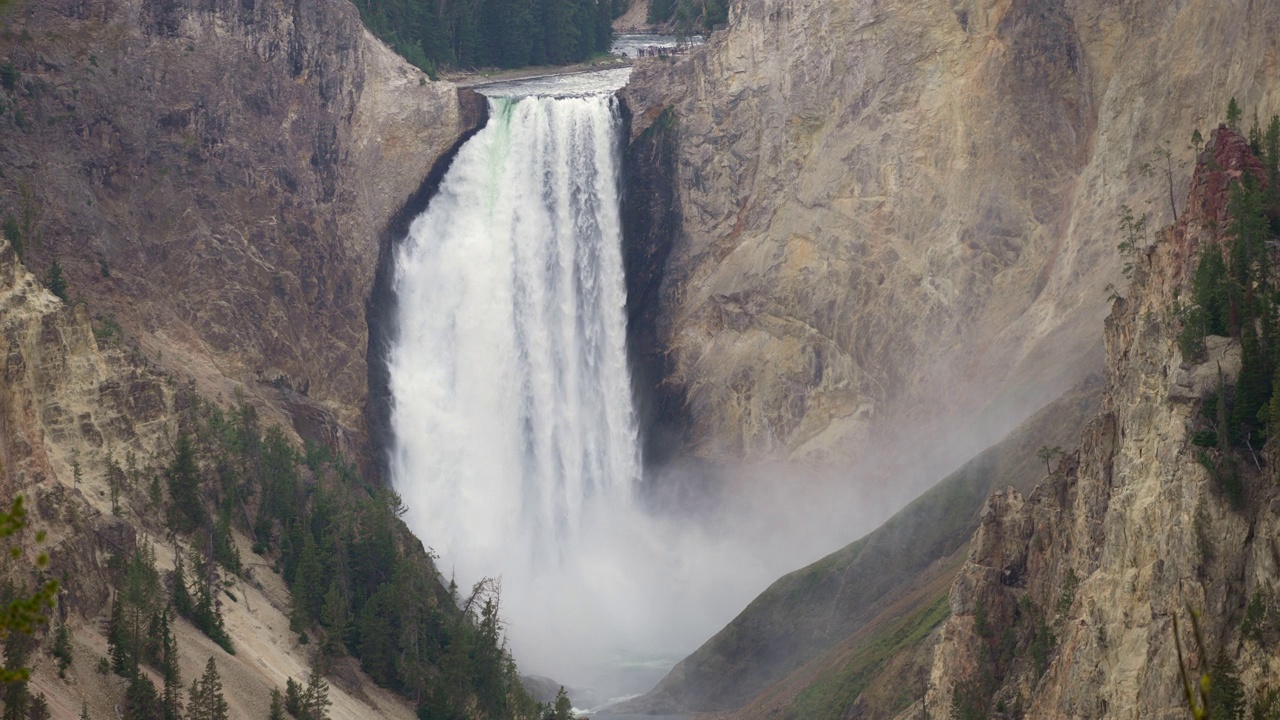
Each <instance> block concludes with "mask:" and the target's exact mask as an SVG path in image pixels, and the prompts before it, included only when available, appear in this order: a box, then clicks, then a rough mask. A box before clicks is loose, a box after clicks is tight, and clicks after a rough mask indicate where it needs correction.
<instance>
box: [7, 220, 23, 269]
mask: <svg viewBox="0 0 1280 720" xmlns="http://www.w3.org/2000/svg"><path fill="white" fill-rule="evenodd" d="M4 239H5V240H8V241H9V244H10V245H12V246H13V251H14V252H15V253H17V255H18V259H19V260H21V259H22V252H23V250H24V249H25V248H24V247H23V245H22V228H21V227H20V226H19V225H18V218H16V217H14V216H13V215H10V214H9V213H5V214H4Z"/></svg>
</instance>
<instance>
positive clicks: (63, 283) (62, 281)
mask: <svg viewBox="0 0 1280 720" xmlns="http://www.w3.org/2000/svg"><path fill="white" fill-rule="evenodd" d="M45 287H47V288H49V292H51V293H53V294H54V295H57V296H58V299H60V300H62V302H67V278H66V276H65V275H63V274H62V266H61V265H59V264H58V258H56V257H55V258H53V261H52V262H50V263H49V273H48V275H46V276H45Z"/></svg>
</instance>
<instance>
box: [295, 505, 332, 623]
mask: <svg viewBox="0 0 1280 720" xmlns="http://www.w3.org/2000/svg"><path fill="white" fill-rule="evenodd" d="M299 524H301V523H299ZM299 534H301V535H302V554H301V556H300V558H299V560H298V565H297V567H296V568H295V570H294V573H293V582H292V583H291V585H290V587H289V590H290V594H291V596H292V599H293V611H294V615H293V617H292V618H291V619H290V627H291V628H292V629H293V630H294V631H295V632H300V631H302V630H305V629H306V627H307V626H308V625H310V624H311V621H312V620H313V619H315V617H316V615H317V614H318V612H319V611H320V603H321V596H320V579H321V577H322V575H323V573H324V571H323V570H322V569H321V567H320V559H319V556H318V551H317V550H316V541H315V538H314V537H312V535H311V531H310V530H308V529H307V528H305V527H303V528H301V532H300V533H299Z"/></svg>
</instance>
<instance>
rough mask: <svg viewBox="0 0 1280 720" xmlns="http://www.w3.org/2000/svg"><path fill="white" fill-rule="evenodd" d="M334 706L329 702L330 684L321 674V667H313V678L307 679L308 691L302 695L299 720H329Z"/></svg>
mask: <svg viewBox="0 0 1280 720" xmlns="http://www.w3.org/2000/svg"><path fill="white" fill-rule="evenodd" d="M332 704H333V703H332V702H330V701H329V683H328V682H326V681H325V679H324V676H323V675H321V674H320V667H319V666H313V667H312V668H311V677H310V678H308V679H307V689H306V691H305V692H303V693H302V703H301V706H300V708H299V715H298V720H328V718H329V706H330V705H332Z"/></svg>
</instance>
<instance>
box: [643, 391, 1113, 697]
mask: <svg viewBox="0 0 1280 720" xmlns="http://www.w3.org/2000/svg"><path fill="white" fill-rule="evenodd" d="M1099 389H1100V388H1099V385H1098V384H1097V383H1096V382H1095V383H1092V384H1089V385H1087V386H1085V387H1082V388H1078V389H1076V390H1074V391H1072V392H1070V393H1067V394H1066V395H1064V396H1063V397H1062V398H1060V399H1059V400H1057V401H1055V402H1054V403H1052V404H1051V405H1049V406H1048V407H1046V408H1045V409H1043V410H1041V411H1040V412H1039V413H1037V414H1036V415H1034V416H1033V417H1031V418H1030V419H1029V420H1027V421H1026V422H1025V423H1023V425H1022V426H1020V427H1019V428H1018V429H1017V430H1016V431H1014V432H1013V433H1012V434H1010V436H1009V437H1008V438H1006V439H1005V440H1003V441H1002V442H1000V443H999V444H998V445H995V446H994V447H992V448H989V449H988V450H986V451H984V452H982V453H981V454H979V455H978V456H977V457H975V458H974V459H972V460H970V461H969V462H968V463H966V464H965V465H964V466H963V467H962V468H960V469H959V470H957V471H956V472H954V473H952V474H951V475H950V476H948V477H947V478H946V479H944V480H943V481H942V482H940V483H938V485H937V486H935V487H934V488H933V489H932V490H930V491H929V492H927V493H925V494H924V495H922V496H921V497H920V498H918V499H916V500H915V501H914V502H912V503H911V504H910V505H908V506H907V507H906V508H904V509H903V510H901V511H900V512H898V514H896V515H894V516H893V517H892V518H890V519H889V520H888V521H887V522H886V523H885V524H884V525H882V526H881V527H880V528H878V529H877V530H875V531H874V532H872V533H871V534H869V535H867V536H866V537H863V538H862V539H860V540H858V541H856V542H854V543H852V544H850V545H849V546H847V547H845V548H843V549H841V550H838V551H836V552H835V553H832V554H831V555H829V556H827V557H825V558H823V559H821V560H819V561H817V562H815V563H813V564H812V565H810V566H808V567H805V568H802V569H800V570H797V571H796V572H793V573H791V574H789V575H786V576H784V577H783V578H781V579H779V580H778V581H777V582H775V583H774V584H773V585H772V586H770V587H769V589H767V590H766V591H765V592H764V593H762V594H761V595H760V596H759V597H758V598H756V599H755V600H754V601H753V602H752V603H751V604H750V605H749V606H748V607H747V608H746V609H745V610H743V612H742V613H741V614H740V615H739V616H738V617H737V618H735V619H734V620H733V621H732V622H731V623H730V624H729V625H728V626H726V627H725V628H724V629H723V630H721V631H720V632H719V633H717V634H716V635H715V636H714V637H713V638H711V639H710V640H708V641H707V642H706V643H705V644H704V645H703V646H702V647H701V648H699V649H698V650H697V651H696V652H694V654H693V655H691V656H689V657H688V658H686V659H685V660H683V661H682V662H681V663H680V664H679V665H677V666H676V668H675V669H674V670H672V672H671V674H670V675H668V676H667V678H665V679H664V680H663V681H662V683H660V684H659V685H658V687H657V688H656V689H655V690H654V691H653V693H651V694H650V695H649V696H647V697H646V698H644V699H643V700H642V702H643V703H647V704H648V705H649V707H650V708H654V709H664V708H679V709H682V710H686V711H688V710H692V711H700V712H715V711H727V710H733V709H736V708H743V712H742V716H743V717H754V716H755V710H756V709H758V708H757V705H759V704H761V703H764V704H766V705H768V706H770V707H772V708H775V709H777V708H779V705H778V702H779V698H782V697H786V696H788V695H789V696H791V697H795V698H796V702H797V703H799V705H797V706H796V707H794V708H792V712H791V713H789V715H790V716H794V717H806V718H807V717H812V716H814V715H815V714H816V715H820V716H825V715H826V714H827V711H828V710H831V709H832V708H837V707H838V709H839V711H841V712H842V711H843V710H844V709H845V706H846V705H847V704H848V702H847V701H848V700H849V698H847V697H846V695H847V692H832V691H830V690H824V689H823V687H828V686H830V685H831V684H832V683H836V684H840V683H841V682H852V681H853V680H855V679H857V681H858V683H863V682H864V681H865V684H866V685H867V686H869V687H870V686H873V685H875V683H874V679H875V678H873V677H866V672H870V671H871V670H873V669H874V667H875V666H876V665H881V666H883V664H884V663H882V662H880V661H881V660H886V661H891V662H892V661H895V658H896V662H898V663H903V662H906V660H907V658H906V657H905V656H903V657H899V656H900V655H902V653H904V652H905V653H907V654H908V655H909V654H910V653H911V652H914V650H913V649H914V648H918V647H919V645H920V643H921V642H924V641H925V639H927V637H928V633H927V628H924V629H922V628H921V627H920V624H921V623H924V622H926V620H929V621H933V615H932V614H930V613H928V612H926V611H925V610H927V609H928V608H932V607H933V606H934V603H935V602H936V601H937V599H938V597H940V596H941V594H943V593H945V592H946V588H947V587H948V586H949V585H950V581H951V579H952V577H954V573H955V569H956V568H957V567H958V563H959V561H960V559H961V558H962V557H963V548H964V546H965V544H966V543H967V542H968V539H969V537H970V536H971V535H972V534H973V531H974V529H975V528H976V524H977V520H978V511H979V510H980V508H981V506H982V503H983V501H984V500H985V498H986V497H987V495H988V494H989V493H990V492H991V491H993V490H995V489H999V488H1003V487H1005V486H1008V485H1013V486H1014V487H1018V488H1020V489H1023V490H1026V489H1029V488H1030V487H1031V486H1032V485H1033V484H1034V483H1035V482H1036V481H1037V480H1038V479H1039V478H1040V477H1041V475H1043V470H1042V469H1040V467H1039V461H1038V460H1037V459H1036V450H1037V449H1038V448H1039V447H1040V446H1042V445H1050V446H1053V445H1061V446H1064V447H1069V446H1071V445H1072V444H1073V443H1074V442H1075V441H1077V440H1078V439H1079V434H1080V430H1081V428H1082V427H1083V425H1084V422H1085V420H1086V419H1087V418H1088V417H1090V416H1091V415H1092V414H1093V413H1094V412H1095V411H1096V409H1097V402H1098V396H1099ZM922 588H933V589H934V590H930V591H924V590H922ZM921 613H923V614H921ZM912 618H915V620H912ZM940 619H941V618H937V620H940ZM934 624H936V621H934ZM894 637H897V638H899V641H896V642H895V641H892V640H891V639H892V638H894ZM849 642H854V645H853V646H850V645H848V643H849ZM858 643H879V644H880V647H881V649H880V650H875V651H872V650H871V649H868V647H866V646H862V645H859V644H858ZM885 643H888V645H887V646H886V645H885ZM889 650H892V652H889ZM867 653H871V656H874V658H875V659H876V660H877V662H875V663H870V664H869V665H868V664H867V662H866V658H867V657H871V656H868V655H867ZM859 658H862V659H859ZM811 661H814V662H817V663H819V666H818V667H814V666H813V665H812V662H811ZM858 667H862V668H863V670H859V669H857V668H858ZM789 676H790V677H789ZM807 677H812V678H813V681H812V682H811V683H805V682H801V685H802V687H793V685H794V684H795V683H796V682H800V681H801V679H803V678H807ZM841 677H843V678H844V680H843V681H842V680H840V679H839V678H841ZM780 682H781V683H783V685H782V686H780V687H781V688H785V689H788V690H787V692H783V693H782V694H781V695H777V694H776V692H775V691H778V690H779V688H778V687H772V686H775V685H777V684H778V683H780ZM788 683H790V684H788ZM824 684H825V685H824ZM765 688H771V689H770V690H766V691H765V692H764V693H763V694H762V695H761V696H760V697H758V698H756V699H755V700H754V701H752V698H753V697H755V696H756V695H757V693H760V692H761V690H763V689H765ZM802 691H803V692H802ZM770 698H773V700H772V701H770ZM748 701H752V704H751V706H749V707H743V706H744V705H746V704H747V703H748ZM824 708H826V709H824ZM800 711H803V712H800ZM837 714H839V713H837Z"/></svg>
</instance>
